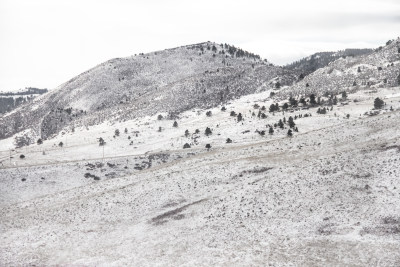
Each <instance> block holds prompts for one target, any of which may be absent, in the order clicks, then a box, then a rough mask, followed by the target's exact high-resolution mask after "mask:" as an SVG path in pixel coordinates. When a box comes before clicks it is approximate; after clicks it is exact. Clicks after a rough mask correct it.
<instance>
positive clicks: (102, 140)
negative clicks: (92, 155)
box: [99, 137, 106, 146]
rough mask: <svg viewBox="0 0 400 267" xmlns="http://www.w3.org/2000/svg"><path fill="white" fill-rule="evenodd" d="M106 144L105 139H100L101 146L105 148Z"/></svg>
mask: <svg viewBox="0 0 400 267" xmlns="http://www.w3.org/2000/svg"><path fill="white" fill-rule="evenodd" d="M105 144H106V142H105V141H104V139H103V138H101V137H100V138H99V146H104V145H105Z"/></svg>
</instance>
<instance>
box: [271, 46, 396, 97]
mask: <svg viewBox="0 0 400 267" xmlns="http://www.w3.org/2000/svg"><path fill="white" fill-rule="evenodd" d="M399 84H400V39H399V38H398V39H396V40H394V41H392V42H388V44H387V45H386V46H384V47H380V48H378V49H377V50H376V51H375V52H373V53H370V54H365V55H361V56H357V57H346V58H340V59H338V60H336V61H334V62H332V63H330V64H329V65H328V66H326V67H324V68H320V69H318V70H316V71H315V72H313V73H311V74H310V75H307V76H306V77H305V78H304V79H303V80H301V81H299V82H298V83H296V84H295V85H294V86H292V87H290V88H286V89H284V90H282V91H281V92H279V94H278V95H279V96H280V97H283V98H288V97H289V96H290V95H292V96H300V95H303V96H308V95H310V94H312V93H313V94H316V95H320V96H322V95H326V94H338V93H340V92H342V91H347V92H355V91H357V90H365V89H367V90H368V89H378V88H383V87H390V86H397V85H399Z"/></svg>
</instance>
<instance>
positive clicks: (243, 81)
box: [0, 42, 295, 141]
mask: <svg viewBox="0 0 400 267" xmlns="http://www.w3.org/2000/svg"><path fill="white" fill-rule="evenodd" d="M294 79H295V75H294V74H293V72H291V71H289V70H285V69H283V68H281V67H276V66H272V65H271V64H269V63H268V62H267V61H265V60H261V59H260V58H259V56H257V55H254V54H251V53H249V52H246V51H243V50H241V49H238V48H235V47H233V46H230V45H222V44H221V45H220V44H216V43H211V42H207V43H201V44H195V45H188V46H183V47H178V48H173V49H166V50H163V51H157V52H153V53H149V54H140V55H136V56H131V57H127V58H117V59H112V60H109V61H107V62H104V63H102V64H100V65H98V66H96V67H94V68H93V69H91V70H88V71H87V72H85V73H82V74H81V75H79V76H77V77H75V78H73V79H71V80H70V81H68V82H66V83H64V84H63V85H61V86H59V87H58V88H57V89H55V90H52V91H51V92H49V93H48V94H46V95H43V96H42V97H40V98H38V99H35V101H34V102H33V103H30V104H27V105H23V106H22V107H20V108H19V109H17V110H14V111H13V112H12V113H10V114H8V115H5V116H4V117H3V118H0V124H1V125H2V127H1V128H0V138H7V137H9V136H12V135H13V134H15V133H17V132H21V131H23V130H28V129H30V130H31V136H30V139H31V141H32V140H33V139H37V138H38V137H39V136H40V137H42V138H45V139H46V138H50V137H51V136H53V135H54V134H57V133H59V132H60V131H61V130H62V129H69V130H72V128H74V127H77V126H81V125H95V124H99V123H102V122H104V121H105V120H107V119H110V118H112V119H113V120H115V121H121V120H128V119H132V118H137V117H142V116H150V115H154V114H156V113H158V112H170V113H171V114H177V113H180V112H182V111H185V110H189V109H192V108H195V107H198V108H202V107H213V106H216V105H218V104H220V103H223V102H226V101H228V100H230V99H234V98H237V97H240V96H242V95H246V94H250V93H254V92H257V91H263V90H266V89H268V88H272V87H274V86H275V83H276V82H278V81H279V82H280V84H281V85H291V84H292V82H293V81H294ZM28 141H29V140H28Z"/></svg>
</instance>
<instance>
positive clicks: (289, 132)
mask: <svg viewBox="0 0 400 267" xmlns="http://www.w3.org/2000/svg"><path fill="white" fill-rule="evenodd" d="M287 135H288V136H289V137H292V136H293V133H292V130H291V129H289V131H288V132H287Z"/></svg>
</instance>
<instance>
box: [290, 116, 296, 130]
mask: <svg viewBox="0 0 400 267" xmlns="http://www.w3.org/2000/svg"><path fill="white" fill-rule="evenodd" d="M288 123H289V127H290V128H293V127H294V126H295V125H296V124H295V123H294V120H293V118H292V116H290V117H289V120H288Z"/></svg>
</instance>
